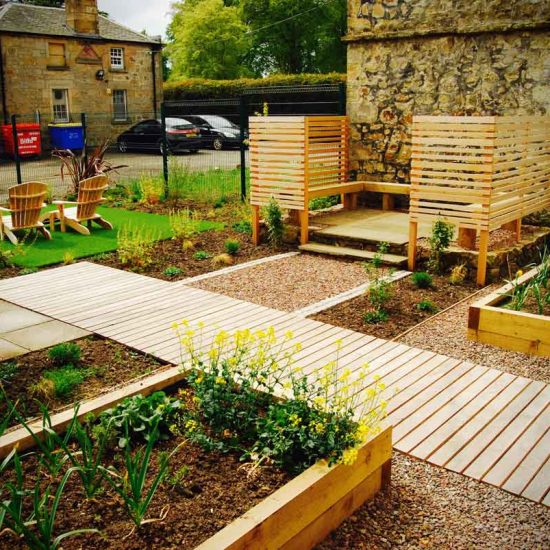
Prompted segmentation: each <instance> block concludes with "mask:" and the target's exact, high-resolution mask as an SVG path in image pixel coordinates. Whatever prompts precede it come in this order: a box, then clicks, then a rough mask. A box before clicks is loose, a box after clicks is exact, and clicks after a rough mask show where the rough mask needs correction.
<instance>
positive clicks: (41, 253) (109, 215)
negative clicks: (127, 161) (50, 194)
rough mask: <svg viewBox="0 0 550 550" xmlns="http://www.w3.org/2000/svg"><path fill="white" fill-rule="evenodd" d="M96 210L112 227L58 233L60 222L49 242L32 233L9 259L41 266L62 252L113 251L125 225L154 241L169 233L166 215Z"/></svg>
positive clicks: (203, 224) (201, 225) (215, 225)
mask: <svg viewBox="0 0 550 550" xmlns="http://www.w3.org/2000/svg"><path fill="white" fill-rule="evenodd" d="M50 209H51V208H50ZM98 212H99V213H100V214H101V215H102V216H103V217H104V218H105V219H106V220H107V221H109V222H111V223H112V224H113V229H111V230H109V229H103V228H102V227H99V226H98V225H96V224H95V223H94V225H93V227H92V230H91V235H90V236H89V237H87V236H85V235H80V234H79V233H76V232H75V231H73V230H72V229H69V228H67V232H66V233H61V231H60V230H59V225H56V228H55V229H56V230H55V232H54V233H53V234H52V237H53V239H52V240H51V241H47V240H46V239H44V237H43V236H42V235H38V236H37V238H36V240H35V239H34V236H30V237H29V238H28V239H27V243H29V244H24V245H23V248H22V252H21V253H17V254H16V255H15V256H14V257H13V258H11V261H12V262H13V263H14V264H15V265H18V266H20V267H43V266H46V265H52V264H58V263H61V262H63V260H64V255H65V253H69V254H70V255H71V256H72V257H73V258H74V259H77V258H86V257H89V256H95V255H96V254H102V253H104V252H112V251H113V250H116V249H117V233H118V230H119V229H121V228H122V227H123V226H124V225H126V226H131V227H140V228H144V229H145V230H146V231H147V232H151V233H152V234H154V235H155V238H156V239H157V240H164V239H169V238H171V236H172V231H171V229H170V222H169V219H168V216H164V215H160V214H147V213H145V212H134V211H130V210H124V209H122V208H106V207H101V208H98ZM223 228H224V224H222V223H219V222H209V221H199V222H197V230H198V231H200V232H203V231H208V230H209V229H217V230H219V229H223ZM0 247H1V248H2V249H4V250H10V249H11V250H13V248H14V247H13V245H12V244H11V243H10V242H9V241H7V240H4V241H3V242H1V243H0Z"/></svg>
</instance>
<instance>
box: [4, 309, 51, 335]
mask: <svg viewBox="0 0 550 550" xmlns="http://www.w3.org/2000/svg"><path fill="white" fill-rule="evenodd" d="M49 320H50V318H49V317H46V316H45V315H41V314H39V313H35V312H34V311H30V310H28V309H23V308H21V307H20V308H16V309H13V308H11V309H6V310H5V311H0V334H5V333H8V332H13V331H14V330H19V329H22V328H26V327H32V326H33V325H37V324H39V323H45V322H46V321H49Z"/></svg>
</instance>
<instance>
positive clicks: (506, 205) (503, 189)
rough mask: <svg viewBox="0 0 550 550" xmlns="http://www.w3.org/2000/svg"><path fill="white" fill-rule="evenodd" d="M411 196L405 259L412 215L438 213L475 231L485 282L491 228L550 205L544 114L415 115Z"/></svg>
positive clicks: (549, 125) (412, 252) (412, 249)
mask: <svg viewBox="0 0 550 550" xmlns="http://www.w3.org/2000/svg"><path fill="white" fill-rule="evenodd" d="M410 196H411V200H410V211H409V216H410V239H409V267H410V268H411V269H412V268H414V260H415V256H416V236H417V225H418V222H419V221H420V220H428V221H433V220H436V219H438V218H442V219H445V220H447V221H449V222H452V223H454V224H455V225H456V226H457V227H458V228H459V233H460V234H462V235H466V236H467V235H468V233H469V234H470V236H471V237H470V241H473V240H475V236H476V233H479V236H480V242H479V260H478V277H477V279H478V283H479V284H484V282H485V275H486V260H487V246H488V235H489V231H491V230H493V229H497V228H499V227H502V226H503V225H505V224H510V223H511V222H515V227H516V230H517V234H518V237H519V228H520V223H521V218H522V217H523V216H526V215H527V214H530V213H532V212H535V211H537V210H541V209H543V208H546V207H548V206H550V117H549V116H501V117H496V116H494V117H493V116H489V117H481V116H480V117H474V116H472V117H467V116H456V117H454V116H415V117H414V118H413V126H412V161H411V195H410Z"/></svg>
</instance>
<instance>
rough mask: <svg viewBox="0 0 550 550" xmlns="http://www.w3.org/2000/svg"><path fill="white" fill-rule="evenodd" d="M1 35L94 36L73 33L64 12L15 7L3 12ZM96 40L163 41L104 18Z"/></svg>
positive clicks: (28, 6) (6, 6)
mask: <svg viewBox="0 0 550 550" xmlns="http://www.w3.org/2000/svg"><path fill="white" fill-rule="evenodd" d="M0 32H10V33H18V34H40V35H48V36H65V37H67V38H71V37H72V38H82V36H93V35H82V34H79V33H76V32H75V31H74V30H73V29H71V28H70V27H69V26H68V25H67V21H66V18H65V9H64V8H48V7H44V6H32V5H27V4H12V3H9V4H6V5H4V6H2V7H1V8H0ZM96 38H103V39H106V40H113V41H117V42H142V43H144V44H160V39H155V38H151V37H150V36H145V35H143V34H141V33H139V32H135V31H132V30H130V29H128V28H126V27H124V26H123V25H119V24H118V23H115V22H114V21H111V20H110V19H108V18H107V17H103V16H102V15H100V16H99V36H96Z"/></svg>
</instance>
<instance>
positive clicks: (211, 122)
mask: <svg viewBox="0 0 550 550" xmlns="http://www.w3.org/2000/svg"><path fill="white" fill-rule="evenodd" d="M185 118H186V120H189V122H192V123H193V124H196V125H197V126H200V127H201V129H202V130H203V131H204V132H206V134H205V135H204V141H205V145H206V146H207V147H212V148H213V149H215V150H216V151H220V150H222V149H226V148H230V147H233V148H234V147H236V148H239V146H240V143H241V129H240V128H239V127H238V126H237V125H236V124H234V123H233V122H231V121H230V120H228V119H227V118H225V117H223V116H219V115H185ZM246 137H247V136H246V135H245V139H246Z"/></svg>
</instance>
